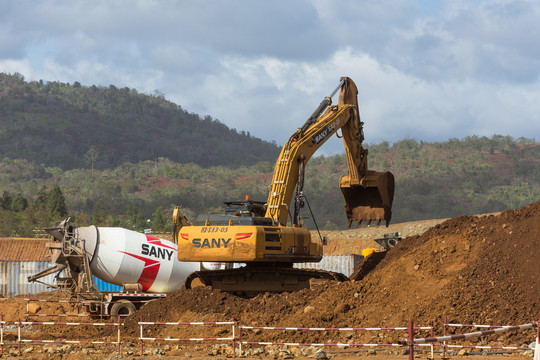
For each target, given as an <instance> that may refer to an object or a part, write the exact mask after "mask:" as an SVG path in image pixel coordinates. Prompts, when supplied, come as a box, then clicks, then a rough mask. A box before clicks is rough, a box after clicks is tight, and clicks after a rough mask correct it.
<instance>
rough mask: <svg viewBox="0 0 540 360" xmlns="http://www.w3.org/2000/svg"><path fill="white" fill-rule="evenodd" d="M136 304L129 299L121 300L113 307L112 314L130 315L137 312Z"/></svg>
mask: <svg viewBox="0 0 540 360" xmlns="http://www.w3.org/2000/svg"><path fill="white" fill-rule="evenodd" d="M135 310H136V309H135V305H133V303H132V302H131V301H129V300H119V301H118V302H116V303H115V304H114V305H113V306H112V307H111V316H118V315H121V316H128V315H131V314H133V313H134V312H135Z"/></svg>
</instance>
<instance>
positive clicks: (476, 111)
mask: <svg viewBox="0 0 540 360" xmlns="http://www.w3.org/2000/svg"><path fill="white" fill-rule="evenodd" d="M0 6H1V8H2V12H1V13H0V72H6V73H14V72H19V73H21V74H23V75H24V76H25V78H26V79H27V80H40V79H43V80H45V81H61V82H69V83H73V82H75V81H79V82H80V83H81V84H83V85H86V86H90V85H103V86H109V85H110V84H113V85H115V86H117V87H126V86H127V87H129V88H136V89H137V90H138V91H140V92H145V93H149V94H151V93H154V91H155V90H156V89H157V90H159V91H160V92H161V93H163V94H165V97H166V98H167V99H169V100H171V101H173V102H175V103H177V104H179V105H181V106H182V107H183V108H184V109H186V110H188V111H190V112H194V113H198V114H200V115H202V116H205V115H210V116H212V117H213V118H216V119H218V120H219V121H221V122H223V123H225V124H226V125H228V126H229V127H231V128H236V129H237V130H245V131H249V132H250V133H251V134H252V135H254V136H257V137H261V138H263V139H266V140H274V141H276V143H277V144H282V143H283V142H284V141H286V139H287V138H288V137H289V136H290V135H291V134H292V132H294V130H295V129H296V128H297V127H299V126H301V125H302V124H303V123H304V121H305V119H306V118H307V117H308V116H309V115H310V114H311V113H312V112H313V110H314V108H315V107H316V106H317V105H318V104H319V102H320V101H321V100H322V99H323V97H324V96H326V95H328V94H329V93H330V92H331V91H332V90H333V89H334V88H335V87H336V85H337V83H338V81H339V78H340V77H341V76H349V77H351V78H352V79H353V80H354V81H355V82H356V84H357V86H358V89H359V92H360V93H359V99H358V100H359V106H360V114H361V117H362V120H363V121H364V122H365V136H366V141H367V142H368V143H370V142H373V143H375V142H380V141H390V142H393V141H397V140H400V139H404V138H414V139H417V140H423V141H445V140H447V139H449V138H452V137H456V138H463V137H466V136H471V135H479V136H491V135H493V134H501V135H510V136H513V137H515V138H519V137H526V138H534V139H539V138H540V101H538V100H539V98H540V78H539V73H540V46H539V45H538V39H537V35H538V34H540V21H539V20H540V2H537V1H526V0H523V1H518V0H516V1H513V0H512V1H511V0H489V1H463V0H453V1H427V0H410V1H407V0H381V1H359V0H343V1H330V0H312V1H308V0H297V1H263V0H237V1H225V0H224V1H217V0H198V1H182V0H179V1H172V0H171V1H167V0H160V1H143V0H140V1H136V0H133V1H114V0H113V1H111V0H107V1H101V0H94V1H91V2H90V1H77V0H74V1H30V0H28V1H11V0H0ZM323 150H324V152H326V153H334V152H341V151H342V145H341V143H340V142H339V141H337V140H334V141H332V143H331V144H330V145H327V146H326V147H324V148H323Z"/></svg>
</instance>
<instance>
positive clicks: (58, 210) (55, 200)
mask: <svg viewBox="0 0 540 360" xmlns="http://www.w3.org/2000/svg"><path fill="white" fill-rule="evenodd" d="M47 208H48V209H49V214H50V215H51V218H53V219H55V218H58V219H60V218H64V217H66V216H67V214H68V210H67V206H66V199H65V198H64V194H63V193H62V190H60V187H59V186H58V184H56V185H54V187H53V189H52V190H51V192H49V194H48V195H47Z"/></svg>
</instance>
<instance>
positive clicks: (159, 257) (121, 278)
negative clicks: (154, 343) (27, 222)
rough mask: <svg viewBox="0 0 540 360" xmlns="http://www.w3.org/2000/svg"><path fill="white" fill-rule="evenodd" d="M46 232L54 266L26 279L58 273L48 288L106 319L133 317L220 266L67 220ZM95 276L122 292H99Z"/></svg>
mask: <svg viewBox="0 0 540 360" xmlns="http://www.w3.org/2000/svg"><path fill="white" fill-rule="evenodd" d="M45 231H47V232H48V233H49V234H50V236H49V241H48V242H47V248H48V249H49V254H50V257H51V263H52V266H51V267H50V268H48V269H46V270H44V271H42V272H40V273H37V274H35V275H33V276H30V277H28V281H40V280H39V279H41V278H43V277H44V276H46V275H49V274H54V273H56V284H47V285H49V286H51V287H54V288H58V289H60V290H66V291H68V292H70V293H71V297H72V298H74V300H76V303H77V304H83V305H84V306H85V307H86V310H87V311H90V312H92V313H94V314H96V313H97V314H100V315H103V316H116V315H129V314H131V313H132V312H134V311H135V310H136V309H137V308H139V307H140V306H141V305H142V304H144V303H145V302H148V301H151V300H153V299H156V298H160V297H165V296H166V294H167V293H172V292H174V291H176V290H179V289H180V288H181V287H182V285H183V284H184V281H185V279H186V278H187V276H188V275H189V274H191V273H192V272H194V271H200V270H201V269H207V270H211V269H218V268H220V266H221V265H220V264H219V263H214V264H211V263H193V262H191V263H189V262H180V261H179V260H178V254H177V245H176V244H175V243H173V242H171V241H168V240H165V239H160V238H158V237H155V236H151V235H146V234H142V233H138V232H135V231H131V230H127V229H123V228H115V227H96V226H88V227H75V226H73V225H71V224H70V219H66V220H64V221H62V222H60V223H59V224H58V225H57V226H55V227H52V228H48V229H45ZM93 276H96V277H97V278H99V279H101V280H103V281H105V282H108V283H111V284H115V285H120V286H122V287H123V291H121V292H101V291H99V289H98V286H97V285H96V282H95V280H94V278H93Z"/></svg>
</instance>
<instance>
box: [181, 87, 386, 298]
mask: <svg viewBox="0 0 540 360" xmlns="http://www.w3.org/2000/svg"><path fill="white" fill-rule="evenodd" d="M338 91H340V95H339V101H338V104H337V105H332V97H333V96H334V95H335V94H336V93H337V92H338ZM357 94H358V89H357V88H356V85H355V84H354V82H353V81H352V80H351V79H350V78H348V77H343V78H341V80H340V83H339V86H338V87H337V88H336V89H335V90H334V92H333V93H332V94H331V95H330V96H327V97H325V98H324V100H323V101H322V102H321V103H320V105H319V106H318V108H317V109H316V110H315V112H314V113H313V114H312V115H311V116H310V117H309V118H308V120H307V121H306V122H305V124H304V125H303V126H302V127H301V128H299V129H297V130H296V131H295V133H294V134H293V135H292V136H291V137H290V138H289V140H288V141H287V143H286V144H285V145H284V146H283V148H282V150H281V153H280V155H279V157H278V159H277V161H276V166H275V169H274V175H273V179H272V184H271V187H270V193H269V194H268V199H267V201H266V203H265V202H258V201H252V200H250V199H246V200H244V201H231V202H226V203H225V204H226V205H227V208H226V211H225V214H224V215H203V216H199V217H198V218H197V220H196V221H195V223H194V224H191V223H190V222H189V221H188V220H187V219H186V218H185V217H184V216H183V214H182V212H181V211H180V208H179V207H176V208H175V210H174V213H173V223H174V231H173V233H174V237H175V239H174V241H175V242H176V243H177V244H178V259H179V260H180V261H199V262H216V263H225V264H229V265H230V266H229V268H226V269H223V270H217V271H198V272H195V273H193V274H191V275H190V276H189V277H188V278H187V280H186V287H187V288H191V287H192V286H195V284H198V285H200V284H201V283H202V284H203V285H209V286H212V287H213V288H217V289H221V290H224V291H230V292H237V293H258V292H267V291H269V292H281V291H295V290H299V289H303V288H307V287H309V286H310V281H311V280H312V279H331V280H337V281H346V280H347V278H346V277H345V275H343V274H339V273H333V272H327V271H321V270H308V269H296V268H293V264H294V263H308V262H319V261H320V260H321V259H322V253H323V252H322V242H323V239H321V241H317V242H315V241H312V238H311V233H310V231H309V230H308V229H307V228H306V227H304V226H303V225H304V224H303V221H302V219H301V215H300V209H301V208H302V207H303V206H304V194H303V184H304V170H305V166H306V164H307V162H308V161H309V159H310V158H311V156H312V155H313V154H314V153H315V151H316V150H317V149H318V148H319V147H321V146H322V145H323V144H324V143H325V142H326V141H327V140H328V139H329V138H330V137H331V136H332V135H333V134H336V133H337V132H338V130H341V134H342V135H341V137H342V138H343V142H344V145H345V152H346V157H347V165H348V170H349V173H348V175H345V176H342V177H341V178H340V180H339V186H340V188H341V192H342V194H343V198H344V200H345V212H346V215H347V219H348V223H349V227H350V226H351V225H352V223H353V222H354V221H356V222H357V226H360V224H361V223H362V221H366V223H367V224H368V225H369V223H370V222H371V221H375V222H376V223H377V225H379V223H380V221H381V220H384V221H385V222H386V226H388V224H389V223H390V220H391V217H392V212H391V209H392V201H393V197H394V176H393V175H392V174H391V173H390V172H376V171H372V170H368V169H367V155H368V151H367V150H366V149H364V148H363V146H362V142H363V141H364V134H363V122H361V121H360V115H359V111H358V101H357ZM295 188H296V194H294V193H295ZM293 195H295V196H294V203H293V204H292V205H291V202H292V201H293ZM291 209H292V214H291ZM288 218H290V220H291V221H290V224H289V225H288V224H287V220H288ZM232 264H243V266H242V267H239V268H232Z"/></svg>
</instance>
